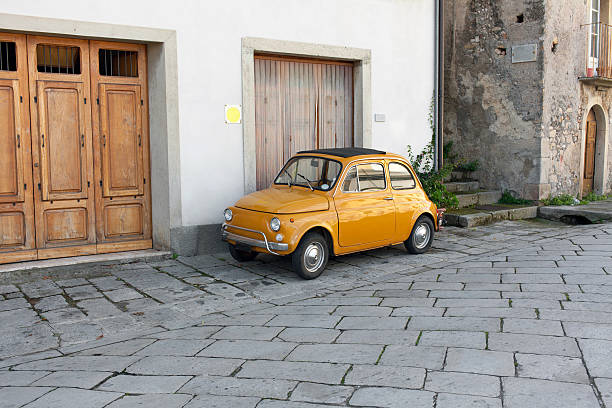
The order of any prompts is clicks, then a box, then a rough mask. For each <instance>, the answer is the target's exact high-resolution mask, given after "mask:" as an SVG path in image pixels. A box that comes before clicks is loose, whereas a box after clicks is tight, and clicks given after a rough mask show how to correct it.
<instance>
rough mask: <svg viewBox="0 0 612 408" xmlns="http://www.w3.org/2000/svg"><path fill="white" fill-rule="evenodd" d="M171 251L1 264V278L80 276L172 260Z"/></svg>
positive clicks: (131, 252)
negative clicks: (80, 272)
mask: <svg viewBox="0 0 612 408" xmlns="http://www.w3.org/2000/svg"><path fill="white" fill-rule="evenodd" d="M171 256H172V252H170V251H158V250H155V249H146V250H140V251H125V252H114V253H108V254H97V255H83V256H73V257H68V258H56V259H44V260H39V261H26V262H15V263H9V264H3V265H0V279H2V281H3V282H6V283H10V282H9V281H17V280H18V281H25V280H30V279H36V278H40V277H41V275H49V274H53V275H55V276H63V275H65V276H66V277H67V278H68V277H76V275H75V274H76V273H77V271H78V270H83V268H82V267H83V266H84V265H87V266H89V267H88V268H85V270H86V271H90V274H91V271H92V269H100V268H103V267H104V266H108V265H113V264H125V263H132V262H157V261H163V260H165V259H169V258H170V257H171Z"/></svg>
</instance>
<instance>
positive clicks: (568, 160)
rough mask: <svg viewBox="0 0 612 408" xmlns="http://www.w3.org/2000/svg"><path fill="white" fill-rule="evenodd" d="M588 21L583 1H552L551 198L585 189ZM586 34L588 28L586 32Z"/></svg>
mask: <svg viewBox="0 0 612 408" xmlns="http://www.w3.org/2000/svg"><path fill="white" fill-rule="evenodd" d="M586 21H588V16H587V8H586V6H585V5H584V3H583V1H576V0H570V1H559V0H547V2H546V24H545V29H544V41H543V43H544V44H543V51H544V88H543V93H544V105H543V114H542V131H543V136H544V137H543V138H542V182H543V183H548V184H549V185H550V189H551V194H553V195H556V194H561V193H569V194H573V195H575V194H578V193H579V185H580V177H581V174H580V166H581V164H580V158H581V154H582V153H581V137H580V133H581V119H582V117H583V116H584V115H585V112H583V107H582V103H581V84H580V82H579V81H578V77H579V76H581V75H582V74H583V71H584V64H585V48H584V43H585V41H586V33H585V31H583V30H581V27H580V24H581V23H583V22H586ZM585 29H586V27H585Z"/></svg>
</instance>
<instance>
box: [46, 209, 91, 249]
mask: <svg viewBox="0 0 612 408" xmlns="http://www.w3.org/2000/svg"><path fill="white" fill-rule="evenodd" d="M44 217H45V240H46V241H47V242H48V243H57V242H59V241H64V242H65V241H74V240H77V241H82V240H86V239H87V235H88V231H87V229H88V228H87V218H88V217H87V209H86V208H83V207H80V208H79V207H76V208H62V209H51V210H47V211H45V213H44Z"/></svg>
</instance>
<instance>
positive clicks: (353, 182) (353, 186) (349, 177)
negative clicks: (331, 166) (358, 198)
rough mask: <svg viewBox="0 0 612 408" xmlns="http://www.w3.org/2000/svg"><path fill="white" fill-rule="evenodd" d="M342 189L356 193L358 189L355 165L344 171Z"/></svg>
mask: <svg viewBox="0 0 612 408" xmlns="http://www.w3.org/2000/svg"><path fill="white" fill-rule="evenodd" d="M342 191H343V192H345V193H356V192H358V191H359V183H358V181H357V167H355V166H353V167H351V168H350V169H349V171H347V172H346V176H345V177H344V183H342Z"/></svg>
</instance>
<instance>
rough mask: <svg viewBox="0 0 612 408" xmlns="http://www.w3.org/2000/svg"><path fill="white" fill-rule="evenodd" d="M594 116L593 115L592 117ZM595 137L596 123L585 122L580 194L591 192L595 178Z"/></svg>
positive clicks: (591, 121)
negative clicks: (582, 174) (582, 173)
mask: <svg viewBox="0 0 612 408" xmlns="http://www.w3.org/2000/svg"><path fill="white" fill-rule="evenodd" d="M593 116H594V115H593ZM596 135H597V122H596V121H595V120H589V121H587V126H586V139H585V148H584V176H583V180H582V194H583V195H587V194H589V193H590V192H592V191H593V179H594V176H595V138H596Z"/></svg>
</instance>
